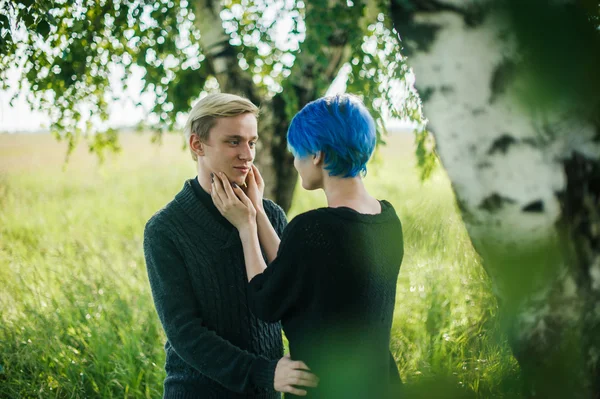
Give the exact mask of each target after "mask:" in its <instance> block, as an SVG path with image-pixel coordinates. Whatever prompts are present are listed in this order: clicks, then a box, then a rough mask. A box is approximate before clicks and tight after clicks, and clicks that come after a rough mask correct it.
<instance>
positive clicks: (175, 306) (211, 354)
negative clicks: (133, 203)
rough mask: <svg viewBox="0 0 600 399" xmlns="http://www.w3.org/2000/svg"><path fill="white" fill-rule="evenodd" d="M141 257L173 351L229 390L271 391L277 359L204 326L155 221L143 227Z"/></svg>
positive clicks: (181, 266) (176, 257) (177, 258)
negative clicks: (223, 336)
mask: <svg viewBox="0 0 600 399" xmlns="http://www.w3.org/2000/svg"><path fill="white" fill-rule="evenodd" d="M144 254H145V257H146V266H147V269H148V277H149V279H150V287H151V289H152V297H153V299H154V303H155V306H156V310H157V313H158V316H159V318H160V321H161V323H162V325H163V328H164V330H165V333H166V335H167V338H168V339H169V342H170V343H171V345H172V347H173V349H174V350H175V352H176V353H177V354H178V355H179V356H180V357H181V358H182V359H183V360H185V361H186V362H187V363H188V364H190V365H191V366H192V367H194V368H195V369H197V370H198V371H200V372H201V373H202V374H204V375H205V376H207V377H209V378H211V379H213V380H215V381H216V382H218V383H219V384H221V385H223V386H224V387H226V388H227V389H229V390H231V391H235V392H246V391H247V390H248V389H249V387H251V386H252V385H255V386H260V387H265V388H270V389H273V382H274V375H275V367H276V365H277V360H268V359H266V358H263V357H259V356H256V355H253V354H251V353H249V352H247V351H244V350H242V349H240V348H238V347H236V346H234V345H232V344H231V343H230V342H229V341H227V340H225V339H223V338H221V337H220V336H218V335H217V334H216V333H215V332H214V331H211V330H209V329H208V328H206V327H205V326H204V325H203V323H202V318H201V315H200V311H199V307H198V304H197V303H196V299H195V296H194V293H193V288H192V286H191V283H190V279H189V275H188V272H187V269H186V267H185V263H184V261H183V259H182V257H181V255H180V253H179V251H178V250H177V248H176V247H175V244H174V243H173V241H172V240H171V239H170V238H169V237H168V236H167V234H166V231H165V230H164V226H161V225H160V224H159V223H158V222H157V221H151V222H149V223H148V225H147V226H146V229H145V232H144Z"/></svg>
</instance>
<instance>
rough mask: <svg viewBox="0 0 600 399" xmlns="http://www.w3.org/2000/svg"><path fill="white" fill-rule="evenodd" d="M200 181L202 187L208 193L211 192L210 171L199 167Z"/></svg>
mask: <svg viewBox="0 0 600 399" xmlns="http://www.w3.org/2000/svg"><path fill="white" fill-rule="evenodd" d="M198 183H200V187H202V189H203V190H204V191H206V192H207V193H210V187H211V183H212V182H211V179H210V172H207V171H205V170H204V169H202V168H198Z"/></svg>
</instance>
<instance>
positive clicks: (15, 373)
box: [0, 135, 518, 398]
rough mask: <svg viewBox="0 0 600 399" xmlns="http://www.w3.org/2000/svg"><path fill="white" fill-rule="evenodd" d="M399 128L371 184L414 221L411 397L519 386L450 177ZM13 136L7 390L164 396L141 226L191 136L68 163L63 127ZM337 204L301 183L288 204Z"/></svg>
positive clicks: (3, 311) (399, 329)
mask: <svg viewBox="0 0 600 399" xmlns="http://www.w3.org/2000/svg"><path fill="white" fill-rule="evenodd" d="M388 142H389V144H388V146H387V147H386V148H383V149H382V150H381V151H380V152H379V153H378V156H377V159H376V160H375V161H374V162H372V164H371V165H370V168H369V174H368V176H367V178H366V184H367V186H368V187H369V190H370V191H371V192H372V193H373V194H374V195H376V196H377V197H378V198H385V199H388V200H389V201H390V202H391V203H392V204H393V205H394V206H395V208H396V210H397V212H398V214H399V216H400V218H401V220H402V222H403V228H404V234H405V258H404V262H403V265H402V268H401V271H400V277H399V279H398V286H397V287H398V289H397V297H396V310H395V314H394V325H393V331H392V352H393V353H394V356H395V358H396V360H397V363H398V366H399V368H400V372H401V375H402V377H403V379H404V380H405V381H406V382H407V383H408V384H409V386H410V387H412V388H411V389H412V390H413V395H412V396H411V397H415V398H416V397H423V398H425V397H428V398H434V397H440V398H441V397H480V398H491V397H514V395H515V392H514V389H513V388H510V387H513V386H514V385H513V383H514V381H516V380H517V378H518V366H517V364H516V362H515V360H514V359H513V357H512V355H511V353H510V350H509V348H508V346H507V344H506V342H505V339H504V337H503V336H502V335H501V334H500V333H499V332H498V325H497V323H496V321H495V315H496V302H495V300H494V298H493V296H492V295H491V289H490V284H489V281H488V278H487V276H486V275H485V273H484V271H483V269H482V268H481V265H480V263H479V260H478V258H477V255H476V253H475V252H474V251H473V249H472V247H471V244H470V242H469V239H468V236H467V235H466V232H465V229H464V227H463V225H462V223H461V221H460V218H459V215H458V214H457V211H456V207H455V205H454V199H453V196H452V191H451V188H450V184H449V182H448V179H447V177H446V176H445V175H444V173H443V172H442V171H441V170H440V171H438V172H437V173H436V174H435V175H434V176H433V178H432V179H431V180H429V181H427V182H425V183H421V182H420V181H419V179H418V172H417V170H416V169H415V166H414V165H415V160H414V157H413V155H412V151H413V148H412V142H411V141H410V140H407V139H406V138H402V137H391V138H390V139H389V140H388ZM0 148H11V153H10V156H8V154H7V156H6V157H3V159H4V161H2V160H0V287H1V288H0V366H1V369H0V398H55V397H56V398H92V397H103V398H104V397H106V398H113V397H115V398H156V397H160V395H161V392H162V380H163V378H164V370H163V362H164V353H163V349H162V345H163V342H164V336H163V332H162V329H161V327H160V324H159V321H158V318H157V316H156V314H155V311H154V308H153V304H152V298H151V295H150V290H149V285H148V282H147V277H146V270H145V265H144V257H143V252H142V233H143V227H144V224H145V222H146V220H147V219H148V218H149V217H150V216H151V215H152V214H153V213H154V212H155V211H156V210H158V209H159V208H160V207H162V206H163V205H164V204H165V203H166V202H168V201H169V200H170V199H171V198H172V197H173V195H174V194H175V193H176V192H178V191H179V189H180V188H181V186H182V184H183V181H184V179H186V178H189V177H192V176H194V174H195V172H194V165H193V162H192V161H191V160H190V159H189V157H188V154H187V153H186V152H184V151H182V150H181V140H180V139H179V138H177V137H170V138H167V139H166V140H165V142H164V144H163V146H162V147H156V146H154V145H151V144H149V139H148V137H140V136H133V135H128V136H124V137H123V148H124V151H123V153H122V154H121V156H118V157H111V158H110V159H108V161H107V162H106V163H105V164H104V165H98V164H97V161H96V160H95V158H94V157H93V156H91V155H88V154H86V153H85V150H83V149H79V150H78V151H77V152H76V154H74V155H73V157H72V160H71V162H70V163H69V164H68V165H67V166H66V167H63V165H62V160H63V158H64V148H65V147H64V146H63V145H62V144H59V143H55V142H54V141H53V139H52V138H50V137H46V136H0ZM324 205H325V199H324V196H323V195H322V193H319V192H314V193H307V192H304V191H303V190H302V189H301V188H298V189H297V191H296V196H295V199H294V203H293V206H292V209H291V210H290V213H289V216H290V217H293V216H294V215H296V214H298V213H300V212H303V211H305V210H308V209H311V208H314V207H318V206H324ZM506 386H508V387H509V389H508V390H507V389H506ZM465 395H466V396H465Z"/></svg>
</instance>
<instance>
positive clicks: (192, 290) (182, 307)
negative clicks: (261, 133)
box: [144, 93, 317, 399]
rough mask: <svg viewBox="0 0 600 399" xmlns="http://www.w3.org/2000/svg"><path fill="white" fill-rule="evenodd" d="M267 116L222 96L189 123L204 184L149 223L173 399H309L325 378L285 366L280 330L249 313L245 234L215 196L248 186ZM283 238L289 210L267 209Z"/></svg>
mask: <svg viewBox="0 0 600 399" xmlns="http://www.w3.org/2000/svg"><path fill="white" fill-rule="evenodd" d="M258 113H259V110H258V108H257V107H256V106H255V105H254V104H252V102H250V101H249V100H247V99H245V98H242V97H239V96H236V95H233V94H225V93H220V94H212V95H208V96H206V97H205V98H203V99H202V100H200V101H199V102H198V103H197V104H196V105H195V106H194V107H193V109H192V111H191V112H190V114H189V117H188V121H187V123H186V125H185V128H184V132H185V135H186V138H187V141H188V144H189V149H190V152H191V155H192V158H193V159H194V161H195V162H196V166H197V171H198V175H197V177H196V178H193V179H189V180H187V181H186V182H185V183H184V185H183V189H182V190H181V191H180V192H179V193H178V194H177V195H176V196H175V198H174V199H173V200H172V201H171V202H169V203H168V204H167V205H166V206H165V207H164V208H163V209H161V210H160V211H158V212H157V213H156V214H155V215H154V216H152V218H150V220H149V221H148V223H147V224H146V228H145V231H144V254H145V257H146V266H147V270H148V277H149V280H150V286H151V289H152V296H153V298H154V303H155V306H156V310H157V313H158V316H159V318H160V321H161V323H162V326H163V328H164V330H165V333H166V336H167V342H166V344H165V351H166V364H165V370H166V372H167V376H166V379H165V382H164V394H163V398H166V399H171V398H172V399H180V398H181V399H183V398H185V399H187V398H218V399H227V398H255V399H259V398H279V397H280V394H279V393H278V392H290V393H294V394H299V395H302V393H304V392H305V391H303V390H302V389H301V388H300V387H303V386H309V387H312V386H316V383H317V381H316V377H315V376H314V375H313V374H311V373H310V372H309V371H308V367H307V366H306V365H305V364H304V363H303V362H301V361H292V360H291V359H290V358H289V357H282V355H283V344H282V338H281V326H280V324H279V323H266V322H263V321H261V320H259V319H258V318H256V317H255V316H254V314H252V312H251V311H250V310H249V307H248V302H247V301H248V298H247V293H246V269H245V266H244V255H243V250H242V244H241V241H240V238H239V234H238V232H237V230H236V229H235V228H234V227H233V225H231V224H230V223H229V222H228V221H227V219H225V218H224V217H223V216H222V215H221V214H220V213H219V211H218V210H217V208H216V207H215V205H214V204H213V202H212V199H211V196H210V194H209V193H210V190H211V181H212V177H213V176H214V174H216V173H218V172H223V173H224V175H225V176H226V177H227V179H228V180H229V181H230V183H231V184H232V185H238V186H242V185H244V183H245V181H246V177H247V176H248V173H249V171H250V168H251V166H252V162H253V160H254V156H255V146H256V140H257V139H258V133H257V130H258V129H257V117H258ZM263 205H264V209H265V212H266V213H267V216H268V218H269V220H270V221H271V223H272V225H273V226H274V227H275V230H276V232H277V234H278V235H280V236H281V233H282V232H283V229H284V228H285V226H286V224H287V221H286V217H285V214H284V212H283V210H282V209H281V208H280V207H279V206H277V205H276V204H275V203H273V202H272V201H269V200H263Z"/></svg>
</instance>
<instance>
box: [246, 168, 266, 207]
mask: <svg viewBox="0 0 600 399" xmlns="http://www.w3.org/2000/svg"><path fill="white" fill-rule="evenodd" d="M244 192H245V193H246V195H247V196H248V198H250V201H252V205H254V208H255V209H256V210H257V211H262V210H263V203H262V200H263V194H264V193H265V182H264V180H263V178H262V176H261V175H260V172H259V171H258V168H257V167H256V166H254V165H252V167H251V168H250V171H249V172H248V175H247V176H246V188H245V189H244Z"/></svg>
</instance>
